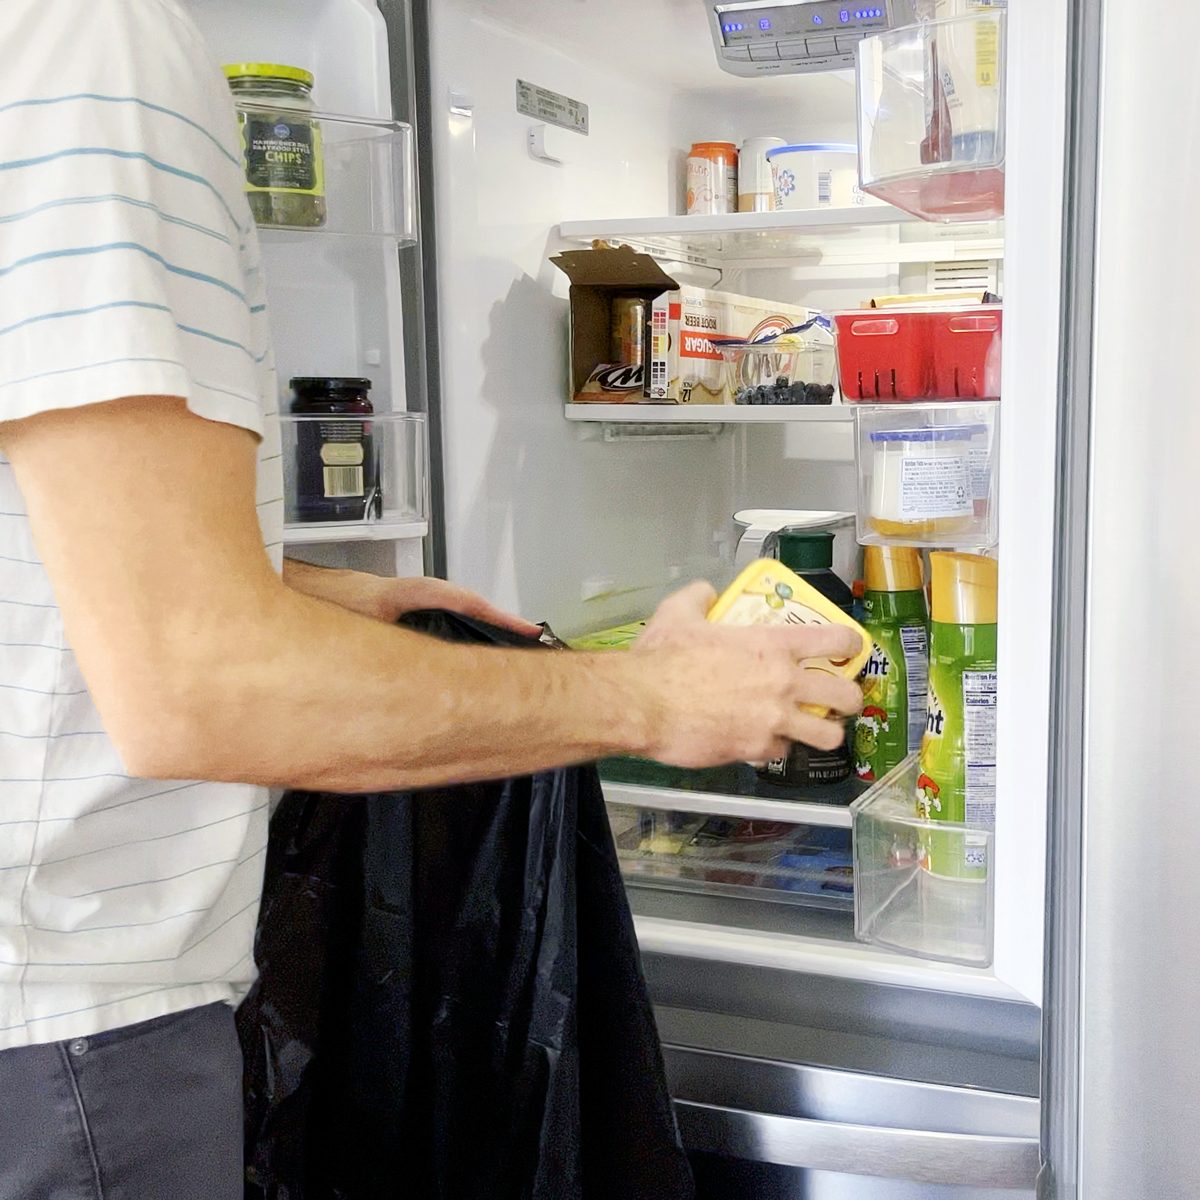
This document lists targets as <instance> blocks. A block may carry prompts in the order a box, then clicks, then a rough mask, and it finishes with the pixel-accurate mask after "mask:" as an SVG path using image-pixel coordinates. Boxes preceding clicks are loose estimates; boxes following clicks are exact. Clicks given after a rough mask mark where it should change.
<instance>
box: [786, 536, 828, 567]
mask: <svg viewBox="0 0 1200 1200" xmlns="http://www.w3.org/2000/svg"><path fill="white" fill-rule="evenodd" d="M779 561H780V562H782V563H783V565H784V566H785V567H790V568H791V569H792V570H793V571H821V570H825V571H827V570H829V569H830V568H831V567H832V566H833V534H832V533H827V532H822V531H813V530H811V529H781V530H780V531H779Z"/></svg>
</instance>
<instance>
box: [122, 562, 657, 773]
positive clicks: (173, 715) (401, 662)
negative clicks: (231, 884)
mask: <svg viewBox="0 0 1200 1200" xmlns="http://www.w3.org/2000/svg"><path fill="white" fill-rule="evenodd" d="M262 591H263V593H265V594H263V595H261V596H260V597H259V598H258V601H257V603H256V604H255V605H254V606H253V607H252V608H250V609H247V608H246V607H244V606H240V605H239V609H240V611H241V612H242V613H247V612H248V613H251V614H252V615H250V616H246V617H244V618H242V619H238V618H237V617H236V616H235V614H234V612H233V611H232V610H230V611H227V612H226V613H225V614H224V616H222V614H221V613H220V611H219V609H218V610H217V611H214V612H213V614H212V619H211V621H209V622H207V623H206V625H205V627H204V628H203V629H202V630H195V629H192V630H191V631H190V633H189V636H188V637H187V638H184V639H181V640H180V642H179V644H178V645H176V646H174V647H173V648H172V651H171V658H172V661H173V667H172V670H171V673H170V676H171V677H170V678H169V679H168V680H166V681H164V686H163V687H162V689H161V694H160V695H158V696H156V697H154V698H153V705H154V707H155V708H156V709H157V710H158V713H157V717H156V718H155V719H153V720H151V714H150V713H149V712H147V713H143V714H136V715H135V717H134V720H135V721H136V726H137V727H138V728H147V727H148V728H149V730H150V731H151V732H149V734H148V736H145V737H139V736H138V733H137V728H134V729H131V730H130V731H129V733H128V736H127V739H126V743H127V744H129V745H136V749H135V750H132V753H133V756H134V758H135V760H136V761H135V763H134V766H135V767H136V769H138V771H139V773H143V774H148V775H153V776H156V777H170V778H207V779H214V780H238V781H244V782H253V783H260V784H266V785H271V786H289V787H304V788H310V789H327V790H331V791H342V792H355V791H374V790H384V789H399V788H414V787H428V786H435V785H438V784H444V783H450V782H465V781H469V780H473V779H483V778H490V777H495V776H498V775H512V774H521V773H525V772H530V771H536V770H540V769H545V768H549V767H555V766H561V765H565V764H567V763H572V762H579V761H584V760H589V759H593V758H597V757H601V756H603V755H606V754H613V753H630V752H638V751H641V750H644V749H645V748H646V746H648V745H649V744H650V742H651V741H652V736H651V734H652V729H653V726H654V724H655V721H656V713H655V701H654V687H653V685H652V684H651V681H650V678H649V672H648V671H647V667H649V666H650V664H649V663H645V664H644V663H643V662H642V661H641V660H634V659H632V658H630V657H628V656H623V655H610V656H585V655H568V654H563V653H555V652H550V651H544V652H543V651H536V650H531V651H520V650H517V651H503V650H495V649H488V648H474V647H463V646H456V645H450V644H446V643H441V642H438V641H435V640H433V639H431V638H425V637H422V636H420V635H417V634H414V633H411V632H408V631H405V630H401V629H396V628H392V627H390V626H388V625H385V624H382V623H381V622H378V621H373V620H369V619H365V618H363V617H359V616H355V615H354V614H352V613H348V612H345V611H342V610H340V609H338V608H336V607H334V606H333V605H332V604H328V603H324V602H322V601H319V600H315V599H312V598H310V597H307V596H304V595H301V594H298V593H296V592H295V591H293V590H290V589H288V588H286V587H283V586H275V587H273V588H272V587H271V586H270V585H268V584H264V585H263V587H262ZM164 709H165V710H167V711H166V712H165V713H164Z"/></svg>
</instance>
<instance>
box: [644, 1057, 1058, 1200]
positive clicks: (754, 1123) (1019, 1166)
mask: <svg viewBox="0 0 1200 1200" xmlns="http://www.w3.org/2000/svg"><path fill="white" fill-rule="evenodd" d="M666 1060H667V1070H668V1075H669V1077H670V1081H671V1088H672V1095H673V1096H674V1097H675V1103H676V1111H677V1113H678V1117H679V1123H680V1129H681V1132H682V1134H683V1139H684V1142H685V1144H686V1146H687V1147H688V1150H689V1152H690V1153H691V1155H692V1157H693V1161H694V1163H695V1166H696V1172H697V1178H698V1183H699V1186H700V1192H699V1195H700V1198H701V1200H752V1198H753V1200H762V1198H763V1197H770V1198H773V1200H1001V1198H1006V1200H1020V1198H1021V1197H1032V1196H1033V1194H1034V1186H1035V1181H1036V1178H1037V1172H1038V1167H1039V1147H1038V1135H1039V1106H1038V1102H1037V1101H1036V1100H1034V1099H1030V1098H1028V1097H1024V1096H1014V1095H1006V1094H1001V1093H995V1092H986V1091H979V1090H973V1089H966V1088H957V1087H947V1086H942V1085H936V1084H929V1083H922V1082H918V1081H916V1080H908V1079H891V1078H884V1077H880V1076H874V1075H867V1074H859V1073H856V1072H850V1071H835V1070H827V1069H823V1068H817V1067H809V1066H803V1065H797V1064H793V1063H785V1062H771V1061H764V1060H761V1059H751V1058H743V1057H740V1056H737V1055H731V1054H719V1053H712V1052H710V1051H704V1050H694V1049H689V1048H686V1047H681V1046H672V1045H668V1046H667V1047H666Z"/></svg>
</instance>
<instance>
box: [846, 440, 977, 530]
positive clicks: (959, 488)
mask: <svg viewBox="0 0 1200 1200" xmlns="http://www.w3.org/2000/svg"><path fill="white" fill-rule="evenodd" d="M868 438H869V442H870V448H871V455H870V470H871V486H870V504H869V509H868V524H869V525H870V527H871V529H873V530H874V531H875V532H876V533H878V534H881V535H882V536H883V537H894V538H914V539H919V540H922V541H928V540H930V539H936V538H940V537H948V536H954V535H957V534H962V533H966V532H967V531H969V530H970V529H971V527H972V526H973V525H974V523H975V522H976V520H977V518H978V517H979V516H980V515H981V510H982V511H986V507H987V503H988V491H989V489H990V485H989V483H988V482H987V481H988V480H989V479H990V472H989V461H990V436H989V429H988V427H987V426H986V425H945V426H939V427H936V428H926V429H876V430H873V431H872V432H871V433H870V434H869V435H868ZM981 493H982V494H981Z"/></svg>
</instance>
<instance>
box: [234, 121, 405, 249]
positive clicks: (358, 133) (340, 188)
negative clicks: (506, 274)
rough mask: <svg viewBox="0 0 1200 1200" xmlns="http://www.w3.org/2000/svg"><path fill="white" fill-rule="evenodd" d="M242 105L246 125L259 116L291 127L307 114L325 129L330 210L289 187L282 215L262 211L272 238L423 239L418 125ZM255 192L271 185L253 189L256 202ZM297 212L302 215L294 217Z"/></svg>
mask: <svg viewBox="0 0 1200 1200" xmlns="http://www.w3.org/2000/svg"><path fill="white" fill-rule="evenodd" d="M237 107H238V115H239V118H240V119H241V121H242V126H243V130H246V129H247V128H253V127H254V125H255V124H257V125H258V126H259V127H260V128H263V127H269V128H266V134H269V133H271V132H273V130H274V128H275V127H276V126H278V127H289V128H290V126H292V125H295V124H298V123H301V122H303V123H304V124H311V125H313V126H314V128H315V129H316V131H317V133H318V134H319V153H320V156H321V161H322V163H323V170H324V193H325V194H324V203H323V205H322V206H319V209H323V211H314V206H313V205H311V204H307V203H305V201H307V200H308V199H309V197H308V196H306V195H305V194H303V193H282V199H283V204H282V207H279V206H277V207H276V209H275V211H276V212H277V213H278V214H279V215H278V220H277V221H276V220H270V221H268V220H264V219H263V217H262V215H260V214H256V216H258V228H259V232H260V234H262V235H263V236H264V238H265V239H267V240H270V241H276V240H293V239H296V238H300V237H311V236H313V235H322V236H343V237H376V238H381V239H386V240H390V241H395V242H398V243H401V244H409V243H412V242H414V241H415V240H416V219H415V201H414V193H413V179H414V173H413V134H412V128H411V126H409V125H406V124H405V123H403V122H401V121H389V120H374V119H371V118H365V117H348V116H342V115H340V114H337V113H324V112H314V113H308V112H304V111H302V110H298V109H295V108H286V107H279V106H272V105H263V104H239V105H238V106H237ZM285 132H286V131H285ZM245 136H246V134H245V133H243V137H245ZM255 195H267V193H252V194H251V197H250V198H251V202H252V204H253V203H254V197H255ZM270 195H272V196H279V195H280V193H270ZM266 206H267V203H266V201H264V202H262V207H264V208H265V207H266ZM292 218H294V223H289V219H292Z"/></svg>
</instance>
